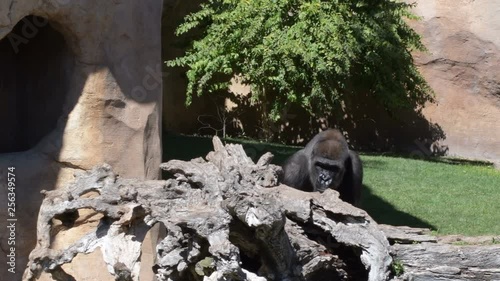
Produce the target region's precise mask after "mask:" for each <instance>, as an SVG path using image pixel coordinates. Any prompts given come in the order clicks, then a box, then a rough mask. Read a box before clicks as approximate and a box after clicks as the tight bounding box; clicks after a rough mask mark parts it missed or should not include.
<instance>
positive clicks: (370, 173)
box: [163, 134, 500, 235]
mask: <svg viewBox="0 0 500 281" xmlns="http://www.w3.org/2000/svg"><path fill="white" fill-rule="evenodd" d="M226 141H229V142H233V143H241V144H242V145H243V147H244V149H245V151H246V152H247V154H248V155H249V156H251V157H252V158H253V159H254V160H256V159H257V158H258V157H260V155H262V154H264V153H265V152H268V151H270V152H272V153H273V154H274V155H275V158H274V160H273V162H274V163H275V164H281V163H282V162H283V161H284V160H285V159H286V158H287V157H288V156H289V155H291V154H292V153H293V152H295V151H296V150H297V149H298V148H297V147H290V146H284V145H275V144H265V143H259V142H253V141H247V140H234V139H228V140H226ZM163 142H164V145H163V147H164V155H163V158H164V161H167V160H169V159H182V160H190V159H192V158H196V157H205V156H206V154H207V153H208V152H209V151H211V150H212V143H211V139H210V138H205V137H192V136H179V135H171V134H170V135H165V136H164V139H163ZM170 147H171V148H172V149H169V148H170ZM361 159H362V160H363V165H364V173H365V175H364V179H363V183H364V190H363V198H362V206H361V207H362V208H363V209H364V210H366V211H367V212H368V213H369V214H370V215H371V216H372V217H373V218H374V219H375V220H376V221H377V222H379V223H386V224H392V225H408V226H413V227H427V228H431V229H433V230H435V231H436V234H438V235H444V234H463V235H483V234H500V171H497V170H494V169H493V168H491V167H489V166H485V165H472V164H467V162H464V161H459V162H456V163H459V164H456V163H455V162H454V161H448V160H447V161H443V162H441V161H435V160H434V161H424V160H414V159H408V158H402V157H388V156H380V155H361ZM446 162H450V163H446Z"/></svg>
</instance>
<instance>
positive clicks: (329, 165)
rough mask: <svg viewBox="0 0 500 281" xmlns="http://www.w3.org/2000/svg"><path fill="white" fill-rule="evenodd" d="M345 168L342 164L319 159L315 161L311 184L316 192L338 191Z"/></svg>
mask: <svg viewBox="0 0 500 281" xmlns="http://www.w3.org/2000/svg"><path fill="white" fill-rule="evenodd" d="M344 172H345V168H344V165H343V163H342V162H340V161H335V160H330V159H327V158H319V157H318V159H316V160H315V161H314V167H313V171H312V173H311V175H312V179H311V182H312V183H313V185H314V190H315V191H319V192H323V191H325V190H326V189H328V188H333V189H337V188H338V187H339V185H340V183H341V182H342V178H343V177H344Z"/></svg>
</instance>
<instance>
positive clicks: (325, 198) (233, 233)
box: [24, 138, 392, 281]
mask: <svg viewBox="0 0 500 281" xmlns="http://www.w3.org/2000/svg"><path fill="white" fill-rule="evenodd" d="M271 159H272V156H271V155H270V154H266V155H264V156H263V157H262V158H261V159H260V160H259V161H258V162H257V163H256V164H255V163H253V162H252V160H251V159H250V158H248V157H247V156H246V154H245V153H244V151H243V148H242V147H241V146H240V145H226V146H223V145H222V143H221V141H220V140H219V139H218V138H214V151H213V152H211V153H209V154H208V155H207V157H206V160H204V159H201V158H198V159H194V160H192V161H190V162H184V161H178V160H173V161H170V162H168V163H165V164H162V166H161V168H162V169H164V170H166V171H168V172H170V173H171V174H172V175H173V178H172V179H169V180H166V181H140V180H134V179H123V178H120V177H118V176H116V175H115V174H113V172H112V171H111V168H110V167H109V166H107V165H104V166H102V167H98V168H95V169H93V170H92V171H89V172H84V173H82V174H80V175H78V176H77V177H76V180H75V182H74V183H73V184H72V185H71V186H69V187H68V188H67V189H63V190H56V191H49V192H45V199H44V201H43V204H42V207H41V210H40V213H39V219H38V229H37V233H38V243H37V247H36V248H35V249H34V250H33V252H32V253H31V255H30V262H29V264H28V267H27V269H26V271H25V274H24V279H25V280H36V278H37V276H39V275H40V274H41V273H42V272H44V271H45V272H48V273H50V274H51V275H52V278H53V279H55V280H75V277H74V276H70V275H69V274H68V273H67V272H65V271H64V269H63V265H64V264H66V263H70V262H71V261H72V260H73V258H74V257H75V256H76V255H78V254H85V253H90V252H92V251H94V250H95V249H96V248H98V247H100V248H101V249H102V253H103V259H104V261H105V262H106V263H107V265H108V271H109V272H110V273H111V274H112V275H114V276H115V278H116V280H138V275H139V268H140V256H141V252H140V251H141V247H140V246H141V242H142V241H143V238H144V235H145V233H144V231H143V229H144V226H145V225H146V226H152V225H154V224H155V223H162V224H163V225H164V227H165V228H166V237H165V238H164V239H163V240H161V241H160V242H159V243H158V245H157V261H156V265H155V267H154V271H155V273H156V277H157V279H158V280H175V281H178V280H188V281H191V280H193V281H194V280H205V281H210V280H228V281H229V280H232V281H237V280H255V281H260V280H290V281H291V280H387V279H388V278H389V277H390V276H389V275H390V270H389V267H390V264H391V261H392V259H391V256H390V254H389V247H390V246H389V243H388V241H387V239H386V237H385V235H384V234H383V232H382V231H380V230H379V229H378V227H377V224H376V223H375V222H374V221H373V220H372V219H371V218H370V217H369V216H368V215H367V214H366V213H365V212H364V211H362V210H360V209H357V208H355V207H353V206H351V205H350V204H347V203H344V202H342V201H341V200H340V199H339V198H338V193H337V192H336V191H333V190H328V191H326V192H324V193H322V194H319V193H306V192H302V191H299V190H295V189H292V188H290V187H287V186H283V185H279V183H278V178H279V175H280V173H281V168H280V167H278V166H274V165H271V164H269V163H270V161H271ZM91 193H92V194H95V195H94V196H89V194H91ZM89 208H90V209H93V210H95V211H96V212H98V213H101V214H102V215H103V217H102V219H101V221H100V224H99V226H98V227H97V229H96V230H95V231H93V232H91V233H88V234H87V235H85V236H84V237H82V238H81V239H80V240H79V241H77V242H75V243H73V244H72V245H69V246H68V247H66V248H65V249H60V250H56V249H53V248H51V235H53V234H54V232H55V231H56V230H55V229H54V225H55V224H56V222H57V223H58V224H61V223H62V224H63V225H65V226H66V227H71V225H72V223H74V221H75V219H76V218H77V216H78V210H80V209H89Z"/></svg>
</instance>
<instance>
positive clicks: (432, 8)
mask: <svg viewBox="0 0 500 281" xmlns="http://www.w3.org/2000/svg"><path fill="white" fill-rule="evenodd" d="M407 2H408V3H414V2H415V3H416V6H415V8H414V9H413V11H414V13H416V14H417V15H418V16H420V17H421V20H420V21H410V23H411V25H412V26H413V27H414V28H415V30H416V31H417V32H418V33H419V34H421V35H422V38H423V42H424V44H425V46H426V47H427V49H428V52H426V53H416V54H415V62H416V63H417V65H418V66H419V67H420V70H421V72H422V74H423V75H424V76H425V78H426V79H427V81H428V82H429V84H430V85H431V87H432V88H433V89H434V91H435V92H436V98H437V104H429V105H428V106H427V107H426V108H425V109H424V115H425V117H426V118H427V119H428V120H431V121H432V122H433V123H437V124H439V126H441V128H442V130H443V132H444V134H445V138H444V140H443V141H441V142H440V144H439V145H440V146H441V147H443V146H444V147H446V149H447V154H448V155H450V156H457V157H462V158H470V159H479V160H487V161H492V162H494V163H496V164H497V165H498V164H499V163H500V149H499V148H500V124H499V123H498V120H499V119H500V37H499V36H498V34H499V32H500V18H499V17H498V13H499V12H500V6H499V5H498V3H497V2H495V1H454V0H417V1H407Z"/></svg>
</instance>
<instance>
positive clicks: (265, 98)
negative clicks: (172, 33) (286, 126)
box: [167, 0, 433, 119]
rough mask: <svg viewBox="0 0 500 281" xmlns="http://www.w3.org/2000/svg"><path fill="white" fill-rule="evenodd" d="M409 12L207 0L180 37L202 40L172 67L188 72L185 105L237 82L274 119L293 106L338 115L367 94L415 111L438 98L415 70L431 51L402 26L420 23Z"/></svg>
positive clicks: (385, 0) (332, 1)
mask: <svg viewBox="0 0 500 281" xmlns="http://www.w3.org/2000/svg"><path fill="white" fill-rule="evenodd" d="M409 8H410V5H409V4H406V3H401V2H396V1H390V0H356V1H355V0H207V1H206V2H205V3H203V4H202V5H201V9H200V10H199V11H197V12H195V13H192V14H189V15H188V16H186V17H185V21H184V22H183V23H182V24H181V25H180V26H179V27H178V29H177V31H176V33H177V35H179V36H180V35H183V34H186V33H188V32H190V31H192V30H198V31H199V32H201V36H199V37H197V38H196V39H194V40H193V42H192V44H191V46H190V47H189V48H188V49H187V51H186V53H185V55H183V56H181V57H178V58H176V59H174V60H171V61H168V62H167V64H168V65H169V66H182V67H187V68H188V70H187V78H188V81H189V83H188V88H187V97H188V98H187V104H189V103H190V102H191V98H192V96H193V95H195V94H196V95H202V94H204V93H207V92H215V91H218V90H221V89H227V87H228V86H229V84H230V79H231V78H232V77H234V76H237V77H240V78H241V80H242V82H243V83H245V84H248V85H251V87H252V98H254V99H257V100H259V101H261V102H263V103H265V104H267V105H268V108H269V113H270V114H271V115H270V116H271V117H272V118H273V119H277V118H278V117H279V113H280V112H281V109H282V108H283V107H284V106H287V105H289V104H291V103H297V104H300V105H301V106H302V107H304V108H305V109H307V110H308V111H309V112H311V113H315V112H324V111H332V110H336V109H339V108H340V107H341V101H342V100H343V99H345V98H349V97H350V98H352V97H353V95H355V94H356V93H359V92H361V91H362V92H364V93H369V94H370V95H374V97H375V99H376V100H377V101H379V102H380V103H381V104H382V105H383V106H384V107H385V108H386V109H387V110H388V111H393V110H395V109H398V108H401V107H411V108H418V107H420V106H422V105H423V104H424V103H425V102H426V101H429V100H432V97H433V93H432V90H431V89H430V87H429V86H428V84H427V83H426V82H425V80H424V79H423V77H422V76H421V74H420V73H419V71H418V70H417V68H416V67H415V65H414V64H413V57H412V54H411V52H412V51H414V50H421V51H423V50H425V48H424V46H423V45H422V43H421V40H420V39H421V38H420V36H419V35H418V34H417V33H416V32H415V31H414V30H412V29H411V28H410V27H409V26H408V24H407V23H406V22H405V18H410V19H416V17H415V16H414V15H413V14H411V12H410V11H409Z"/></svg>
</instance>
